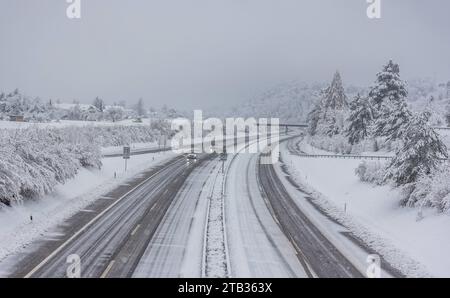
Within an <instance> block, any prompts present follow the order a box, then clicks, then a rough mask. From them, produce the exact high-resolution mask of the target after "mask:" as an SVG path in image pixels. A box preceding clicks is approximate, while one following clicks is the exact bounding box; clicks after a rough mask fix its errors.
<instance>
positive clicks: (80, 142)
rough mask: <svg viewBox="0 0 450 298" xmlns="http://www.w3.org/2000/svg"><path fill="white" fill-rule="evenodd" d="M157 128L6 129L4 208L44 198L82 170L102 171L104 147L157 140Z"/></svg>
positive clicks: (1, 183) (0, 199) (1, 177)
mask: <svg viewBox="0 0 450 298" xmlns="http://www.w3.org/2000/svg"><path fill="white" fill-rule="evenodd" d="M165 128H166V126H165V125H163V124H162V123H160V124H159V125H157V126H153V127H149V126H106V127H101V126H86V127H64V128H47V129H42V128H37V127H31V128H27V129H13V130H12V129H3V130H0V142H1V143H0V154H1V158H0V204H1V203H3V204H10V203H11V202H18V201H22V200H28V199H35V198H39V197H41V196H43V195H45V194H48V193H50V192H52V191H53V190H54V188H55V186H56V185H57V184H61V183H65V182H66V181H67V180H68V179H71V178H73V177H74V176H75V175H76V174H77V172H78V170H79V169H80V168H81V167H87V168H100V167H101V166H102V163H101V147H107V146H120V145H124V144H129V143H136V142H153V141H154V140H155V138H156V137H157V136H158V135H161V134H165V133H167V132H166V131H164V129H165Z"/></svg>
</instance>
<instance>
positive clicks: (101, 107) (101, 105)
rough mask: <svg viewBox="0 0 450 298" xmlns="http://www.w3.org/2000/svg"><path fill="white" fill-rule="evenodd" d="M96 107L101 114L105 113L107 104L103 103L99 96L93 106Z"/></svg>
mask: <svg viewBox="0 0 450 298" xmlns="http://www.w3.org/2000/svg"><path fill="white" fill-rule="evenodd" d="M92 105H93V106H94V107H96V108H97V110H99V112H101V113H103V111H104V110H105V103H104V102H103V99H101V98H99V97H98V96H97V97H96V98H95V99H94V102H93V104H92Z"/></svg>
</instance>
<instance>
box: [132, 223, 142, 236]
mask: <svg viewBox="0 0 450 298" xmlns="http://www.w3.org/2000/svg"><path fill="white" fill-rule="evenodd" d="M140 227H141V225H140V224H138V225H137V226H136V227H135V228H134V230H133V232H131V236H134V234H136V232H137V231H138V230H139V228H140Z"/></svg>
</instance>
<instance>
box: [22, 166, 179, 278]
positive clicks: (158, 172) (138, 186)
mask: <svg viewBox="0 0 450 298" xmlns="http://www.w3.org/2000/svg"><path fill="white" fill-rule="evenodd" d="M180 160H181V159H176V160H175V161H173V162H172V163H169V164H168V165H167V166H168V167H169V166H173V165H174V164H176V163H177V162H179V161H180ZM166 168H167V167H166ZM163 169H165V168H162V169H161V170H159V171H157V172H156V173H154V174H153V175H151V176H150V177H148V178H147V179H145V180H144V181H142V182H141V183H139V184H138V185H136V186H135V187H134V188H132V189H131V190H130V191H128V192H127V193H126V194H124V195H123V196H121V197H120V198H118V199H117V200H116V201H114V202H113V203H112V204H111V205H109V207H107V208H106V209H105V210H103V211H102V212H101V213H99V214H98V215H97V216H96V217H94V218H93V219H92V220H91V221H89V222H88V223H87V224H85V225H84V226H83V227H82V228H81V229H79V230H78V231H77V232H76V233H75V234H73V235H72V236H71V237H70V238H69V239H67V240H66V242H64V243H63V244H61V245H60V246H59V247H58V248H57V249H55V250H54V251H53V252H52V253H51V254H49V255H48V256H47V257H46V258H45V259H44V260H42V262H40V263H39V264H38V265H37V266H36V267H34V268H33V270H31V271H30V272H28V273H27V274H26V275H25V276H24V278H30V277H31V276H32V275H33V274H34V273H36V272H37V271H38V270H39V269H41V268H42V267H43V266H44V265H45V264H46V263H47V262H48V261H50V260H51V259H52V258H53V257H54V256H55V255H56V254H58V253H59V252H60V251H61V250H62V249H63V248H64V247H66V246H67V245H68V244H69V243H70V242H72V241H73V240H74V239H76V238H77V237H78V236H79V235H81V234H82V233H83V232H84V231H85V230H86V229H87V228H89V227H90V226H91V225H92V224H93V223H95V222H96V221H97V220H98V219H99V218H101V217H102V216H103V215H105V214H106V213H107V212H108V211H109V210H111V209H112V208H114V207H115V206H116V205H117V204H119V203H120V202H121V201H122V200H123V199H124V198H126V197H127V196H129V195H130V194H131V193H133V192H134V191H136V189H138V188H140V187H141V186H142V185H144V184H145V183H147V182H148V181H149V180H151V179H152V178H154V177H155V176H157V175H159V174H161V171H162V170H163Z"/></svg>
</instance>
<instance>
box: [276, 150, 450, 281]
mask: <svg viewBox="0 0 450 298" xmlns="http://www.w3.org/2000/svg"><path fill="white" fill-rule="evenodd" d="M301 149H302V150H304V151H306V152H311V150H314V149H313V148H311V147H310V146H309V145H307V144H302V148H301ZM315 152H317V149H316V150H315ZM282 157H283V160H284V162H285V164H286V165H287V167H288V169H289V172H290V173H291V174H292V175H293V176H294V179H295V180H296V181H297V182H298V183H299V184H301V185H305V186H307V188H308V190H309V191H312V192H313V194H314V196H318V197H320V199H324V200H325V202H326V203H325V204H323V206H322V207H324V208H326V209H328V211H329V212H330V213H331V214H333V216H335V217H338V219H339V220H340V221H341V222H344V223H349V224H350V227H349V226H348V227H349V228H350V229H351V230H352V232H354V233H355V234H356V235H357V236H359V237H360V238H362V239H363V240H364V241H365V242H366V243H367V244H369V245H370V246H372V247H373V248H377V250H378V251H379V252H380V253H381V254H383V253H385V254H391V255H384V257H385V258H386V259H388V260H389V261H390V262H391V263H393V265H394V266H395V267H397V268H402V269H403V270H404V271H406V272H404V273H406V274H411V275H426V274H427V273H429V274H431V275H433V276H439V277H443V276H446V277H448V276H450V258H448V257H447V252H448V251H450V238H449V237H448V235H450V216H448V215H445V214H437V213H436V211H434V210H425V211H424V213H423V215H424V218H423V219H422V220H420V221H418V220H417V218H418V214H417V213H418V210H417V209H412V208H403V207H400V206H399V192H398V190H395V189H392V188H391V187H390V186H373V185H372V184H367V183H363V182H361V181H360V180H359V178H358V177H357V176H356V175H355V169H356V167H357V166H358V164H359V163H360V161H359V160H351V159H313V158H302V157H299V156H295V155H291V154H289V153H288V152H287V150H283V152H282ZM318 202H320V200H318ZM336 211H337V212H336ZM381 246H383V247H381ZM380 250H381V251H380ZM409 258H412V259H414V260H416V261H417V262H419V263H420V265H417V266H416V268H411V265H407V266H406V264H402V262H403V261H404V260H408V259H409ZM396 262H397V264H395V263H396ZM421 265H423V267H422V266H421ZM413 266H414V265H413ZM409 270H412V271H414V272H412V271H409Z"/></svg>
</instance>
